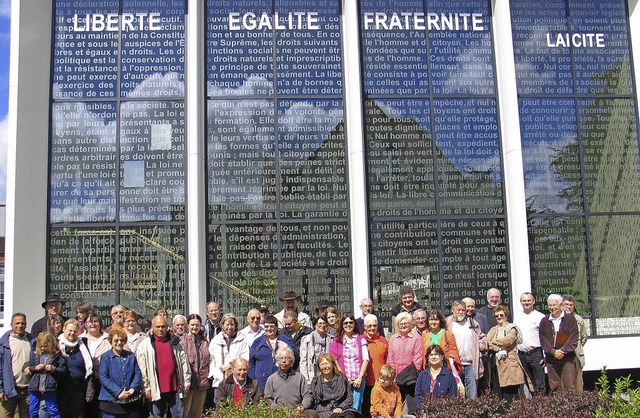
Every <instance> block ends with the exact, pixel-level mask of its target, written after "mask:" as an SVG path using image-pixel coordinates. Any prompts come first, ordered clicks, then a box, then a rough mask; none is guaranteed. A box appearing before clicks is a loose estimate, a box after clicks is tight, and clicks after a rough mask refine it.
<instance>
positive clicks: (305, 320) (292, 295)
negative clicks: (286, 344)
mask: <svg viewBox="0 0 640 418" xmlns="http://www.w3.org/2000/svg"><path fill="white" fill-rule="evenodd" d="M280 300H281V301H282V306H284V308H282V310H281V311H280V312H278V313H277V314H275V315H274V316H275V317H276V319H277V320H278V327H279V328H280V329H283V328H284V312H285V311H294V312H295V313H296V314H297V315H298V322H300V325H302V326H305V327H309V328H311V317H310V316H309V315H307V314H306V313H305V312H302V311H301V310H299V309H298V304H299V303H300V295H298V294H296V292H284V294H283V295H282V296H281V297H280Z"/></svg>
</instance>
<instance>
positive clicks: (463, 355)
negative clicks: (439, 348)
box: [445, 300, 487, 398]
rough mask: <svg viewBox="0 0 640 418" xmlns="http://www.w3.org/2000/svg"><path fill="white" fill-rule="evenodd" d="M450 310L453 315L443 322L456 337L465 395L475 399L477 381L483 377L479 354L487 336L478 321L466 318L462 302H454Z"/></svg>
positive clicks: (485, 346) (483, 348)
mask: <svg viewBox="0 0 640 418" xmlns="http://www.w3.org/2000/svg"><path fill="white" fill-rule="evenodd" d="M451 310H452V311H453V314H452V315H449V316H448V317H447V318H446V319H445V322H446V323H447V328H448V329H450V330H451V332H453V335H454V336H455V337H456V345H457V346H458V352H459V353H460V361H461V362H462V375H461V376H460V378H461V379H463V380H464V389H465V395H466V397H467V398H477V397H478V379H480V378H482V376H483V375H484V364H483V362H482V355H481V352H484V351H486V350H487V336H486V335H485V334H484V332H482V330H481V329H480V324H478V321H476V320H475V319H473V318H469V317H467V305H465V303H464V302H463V301H461V300H455V301H454V302H453V305H452V307H451Z"/></svg>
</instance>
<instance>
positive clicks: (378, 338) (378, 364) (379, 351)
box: [362, 314, 389, 411]
mask: <svg viewBox="0 0 640 418" xmlns="http://www.w3.org/2000/svg"><path fill="white" fill-rule="evenodd" d="M363 335H364V337H365V338H366V339H367V344H368V345H367V348H368V350H369V364H367V374H366V376H365V388H364V396H363V398H362V410H363V411H369V410H370V409H371V391H372V390H373V386H374V385H375V384H376V382H377V381H378V377H380V369H381V368H382V366H384V365H385V364H387V354H388V353H389V342H388V341H387V339H386V338H384V337H383V336H382V335H380V332H378V318H377V317H376V316H375V315H373V314H368V315H367V316H365V317H364V334H363Z"/></svg>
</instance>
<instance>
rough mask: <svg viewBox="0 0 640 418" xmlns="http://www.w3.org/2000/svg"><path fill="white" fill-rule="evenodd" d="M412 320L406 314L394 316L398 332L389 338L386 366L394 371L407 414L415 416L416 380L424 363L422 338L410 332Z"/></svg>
mask: <svg viewBox="0 0 640 418" xmlns="http://www.w3.org/2000/svg"><path fill="white" fill-rule="evenodd" d="M412 322H413V318H411V314H409V313H407V312H401V313H399V314H398V315H397V316H396V327H397V328H398V330H399V332H398V333H396V334H393V335H392V336H391V338H389V355H388V356H387V364H389V365H391V366H393V368H394V369H395V370H396V383H397V384H398V387H399V388H400V393H401V394H402V400H403V401H406V403H407V408H408V412H409V414H412V415H413V414H415V411H416V404H415V399H414V393H415V387H416V379H417V378H418V372H419V371H420V370H422V366H423V363H424V360H423V357H422V337H421V336H420V335H418V333H417V332H415V331H413V330H412Z"/></svg>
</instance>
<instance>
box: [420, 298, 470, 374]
mask: <svg viewBox="0 0 640 418" xmlns="http://www.w3.org/2000/svg"><path fill="white" fill-rule="evenodd" d="M427 320H428V322H429V332H423V333H422V353H423V356H422V357H423V358H426V356H427V349H428V348H429V346H430V345H432V344H438V345H439V346H440V347H442V350H444V355H445V358H446V362H447V365H448V364H450V360H449V359H453V364H454V365H455V367H456V371H457V372H458V373H462V363H461V362H460V353H458V346H457V345H456V337H455V335H453V332H451V331H449V330H448V329H446V328H447V324H446V322H445V320H444V315H442V312H440V311H439V310H437V309H432V310H430V311H429V313H428V314H427Z"/></svg>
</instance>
